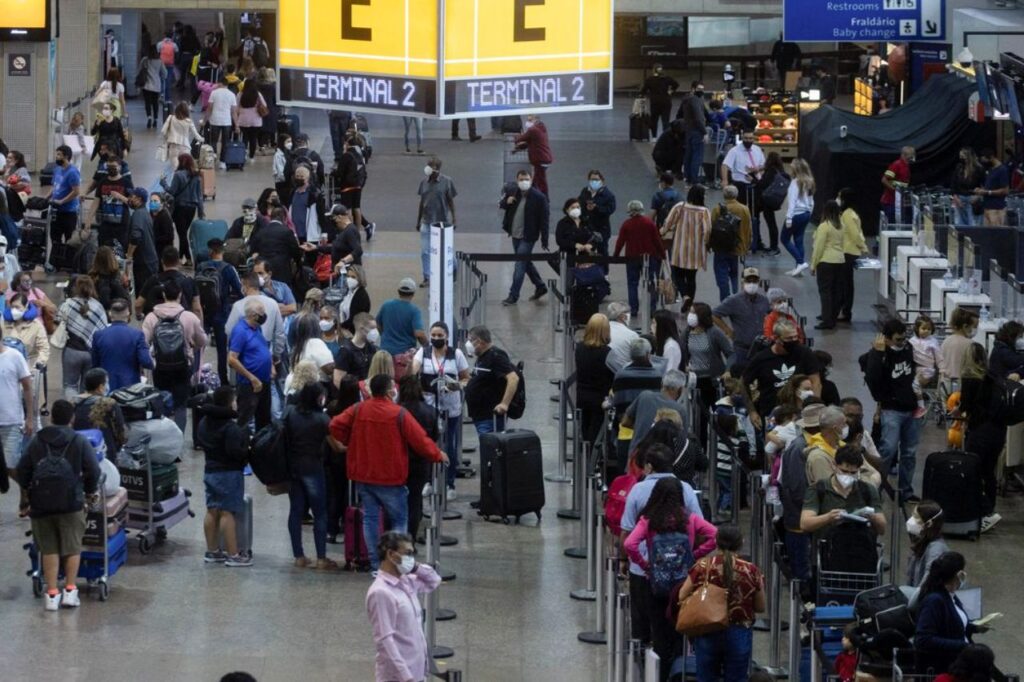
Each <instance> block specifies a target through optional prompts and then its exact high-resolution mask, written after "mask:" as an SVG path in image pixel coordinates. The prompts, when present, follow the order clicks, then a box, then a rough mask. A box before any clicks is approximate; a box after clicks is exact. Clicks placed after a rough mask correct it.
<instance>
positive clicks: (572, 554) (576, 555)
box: [562, 547, 587, 559]
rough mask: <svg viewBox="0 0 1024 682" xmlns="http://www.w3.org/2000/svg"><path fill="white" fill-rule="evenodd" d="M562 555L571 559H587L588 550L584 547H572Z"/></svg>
mask: <svg viewBox="0 0 1024 682" xmlns="http://www.w3.org/2000/svg"><path fill="white" fill-rule="evenodd" d="M562 554H564V555H565V556H567V557H569V558H570V559H586V558H587V550H586V549H584V548H583V547H570V548H569V549H567V550H565V551H564V552H562Z"/></svg>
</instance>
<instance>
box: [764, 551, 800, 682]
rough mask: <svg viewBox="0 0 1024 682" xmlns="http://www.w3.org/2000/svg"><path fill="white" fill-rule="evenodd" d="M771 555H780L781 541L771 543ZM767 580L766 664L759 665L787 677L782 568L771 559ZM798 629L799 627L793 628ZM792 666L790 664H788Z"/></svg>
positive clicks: (770, 671) (778, 675) (777, 675)
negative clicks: (783, 643)
mask: <svg viewBox="0 0 1024 682" xmlns="http://www.w3.org/2000/svg"><path fill="white" fill-rule="evenodd" d="M773 547H774V552H773V555H774V557H775V558H776V559H777V558H778V557H781V555H782V543H780V542H776V543H774V544H773ZM769 574H770V577H769V581H770V582H771V587H770V588H769V592H768V623H769V625H770V626H771V627H770V629H769V632H770V635H769V638H768V665H766V666H761V669H762V670H764V671H765V672H766V673H768V674H769V675H771V676H772V677H775V678H779V679H781V678H785V677H789V671H788V670H787V669H786V668H784V667H783V666H782V661H781V656H782V604H781V603H780V602H781V600H782V570H781V569H780V568H779V562H778V561H777V560H773V561H772V562H771V569H770V570H769ZM793 629H794V630H797V631H799V630H800V628H793ZM790 666H791V667H792V664H790Z"/></svg>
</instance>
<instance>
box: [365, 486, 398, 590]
mask: <svg viewBox="0 0 1024 682" xmlns="http://www.w3.org/2000/svg"><path fill="white" fill-rule="evenodd" d="M357 490H358V491H359V498H360V499H361V500H362V503H363V538H364V539H365V540H366V548H367V550H368V551H369V553H370V567H371V568H372V569H373V570H375V571H376V570H377V569H378V568H379V567H380V560H379V559H377V543H378V542H380V512H381V509H383V510H384V512H385V513H386V514H387V519H388V522H389V523H387V524H386V525H387V529H388V530H394V531H398V532H399V533H405V532H406V526H407V525H408V522H409V489H408V488H406V487H405V486H404V485H373V484H371V483H359V484H357Z"/></svg>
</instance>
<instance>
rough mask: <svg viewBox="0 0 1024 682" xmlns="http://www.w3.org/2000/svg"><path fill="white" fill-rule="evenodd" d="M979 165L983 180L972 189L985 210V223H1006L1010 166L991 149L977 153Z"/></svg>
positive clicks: (995, 224)
mask: <svg viewBox="0 0 1024 682" xmlns="http://www.w3.org/2000/svg"><path fill="white" fill-rule="evenodd" d="M979 157H980V159H981V167H982V168H984V169H985V181H984V182H983V183H982V185H981V187H977V188H975V190H974V195H975V196H979V197H981V207H982V209H983V210H984V211H985V224H986V225H990V226H1002V225H1006V195H1007V194H1009V193H1010V167H1009V166H1008V165H1007V164H1005V163H1003V162H1002V161H1000V160H999V157H998V156H997V155H996V153H995V152H994V151H992V150H991V149H985V150H983V151H982V152H981V154H979Z"/></svg>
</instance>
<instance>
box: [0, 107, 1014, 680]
mask: <svg viewBox="0 0 1024 682" xmlns="http://www.w3.org/2000/svg"><path fill="white" fill-rule="evenodd" d="M617 104H618V105H619V106H618V108H617V109H616V111H614V112H596V113H590V114H580V115H575V116H571V115H563V116H554V115H552V116H548V117H546V120H547V124H548V127H549V130H550V131H551V135H552V141H553V147H554V152H555V156H556V162H555V165H554V167H553V168H552V170H551V172H550V177H551V183H552V192H551V196H552V200H553V201H552V203H553V204H554V205H555V206H556V211H557V209H558V208H560V206H561V203H562V197H566V196H570V195H573V194H576V193H578V191H579V189H580V187H582V186H583V184H584V182H585V180H586V174H587V171H588V170H589V169H590V168H600V169H602V170H603V171H604V172H605V174H606V176H607V177H608V183H609V186H610V187H611V188H612V189H613V191H614V192H615V193H616V195H617V196H618V199H619V206H620V208H619V211H618V213H617V214H616V216H615V218H616V222H621V220H622V219H623V218H624V215H625V211H624V208H625V203H626V201H628V200H629V199H632V198H639V199H642V200H644V201H645V202H646V201H649V199H650V195H651V194H652V192H653V191H654V190H655V189H656V187H655V179H654V176H653V168H652V165H651V162H650V149H651V147H650V145H648V144H642V143H629V142H626V141H624V140H625V138H626V134H625V133H626V128H627V125H626V123H627V122H626V116H627V112H628V109H627V108H626V107H627V105H628V103H627V102H618V103H617ZM133 106H134V105H133ZM133 113H134V114H135V115H134V116H133V120H135V121H140V120H142V118H143V116H142V115H141V112H133ZM302 117H303V130H304V131H306V132H309V133H310V135H311V136H312V139H313V140H314V145H315V146H316V147H320V146H321V145H322V144H323V146H324V147H325V148H328V149H329V144H324V136H325V133H326V117H325V116H324V115H323V113H322V112H315V111H311V112H303V114H302ZM371 125H372V126H373V136H374V145H375V152H374V157H373V160H372V162H371V164H370V181H369V185H368V187H367V190H366V192H365V194H364V206H365V207H366V211H367V213H368V214H369V215H370V216H371V217H372V218H373V219H374V220H376V221H377V223H378V227H379V229H380V230H381V233H380V234H379V236H378V237H377V238H376V239H375V240H374V241H373V242H372V243H371V244H369V245H368V248H367V256H366V259H365V260H366V263H367V272H368V275H369V279H370V286H369V290H370V295H371V298H372V300H373V302H374V307H375V308H376V307H377V306H379V304H380V303H381V302H383V301H384V300H385V299H386V298H389V297H390V296H391V295H392V294H391V292H392V291H393V290H394V288H395V285H396V284H397V282H398V280H399V279H401V278H402V277H404V276H407V275H412V276H417V275H418V274H419V273H418V269H419V254H418V249H419V238H418V236H417V235H416V234H414V233H413V229H412V228H413V223H414V220H415V211H416V206H417V203H416V202H417V199H416V187H417V185H418V183H419V180H420V178H421V177H422V167H423V165H424V160H423V158H421V157H409V156H406V155H405V154H404V153H403V149H404V146H403V144H402V140H401V130H402V128H401V122H400V121H399V120H398V119H393V120H392V119H385V118H384V117H381V116H376V117H371ZM485 127H487V126H486V124H485V121H483V120H481V129H483V128H485ZM426 128H427V137H428V141H427V142H426V143H425V145H424V146H425V147H426V149H427V150H428V152H430V153H436V154H438V155H439V156H441V157H442V159H443V160H444V164H445V165H444V172H445V173H447V174H449V175H451V176H452V177H453V178H454V180H455V183H456V186H457V187H458V190H459V197H458V200H457V201H458V208H459V221H458V223H459V231H458V236H457V244H456V245H457V248H458V249H460V250H464V251H476V252H498V251H507V250H509V245H508V242H507V240H506V239H505V238H504V235H503V234H502V233H501V232H500V223H499V213H498V211H497V210H496V202H497V198H498V192H499V189H500V185H501V175H502V161H501V159H502V157H501V151H502V146H501V143H500V142H499V141H498V140H497V139H494V138H485V139H484V140H482V141H480V142H477V143H475V144H472V145H471V144H469V143H468V142H459V143H456V142H451V141H449V139H448V138H449V128H448V124H443V123H433V122H428V123H427V126H426ZM134 132H135V140H136V151H135V152H133V154H132V157H131V159H130V163H131V164H132V167H133V174H134V176H135V178H136V182H137V183H140V184H146V185H148V184H150V183H151V182H152V181H153V180H154V178H155V175H156V172H157V171H158V167H157V166H158V164H157V162H156V161H155V160H153V151H152V150H153V141H154V139H155V135H154V133H153V132H152V131H148V132H147V131H145V130H136V131H134ZM218 184H219V189H218V196H217V200H216V202H213V203H211V204H210V205H209V206H208V208H207V211H208V213H209V215H210V216H211V217H214V218H224V219H228V220H230V219H233V218H234V217H236V216H237V215H238V213H239V208H238V207H239V205H240V203H241V200H242V199H243V198H244V197H246V196H256V195H258V193H259V191H260V190H261V189H262V188H263V187H264V186H267V185H269V184H270V157H261V158H259V159H257V161H256V162H255V164H253V165H252V166H250V167H247V168H246V170H245V171H244V172H232V173H224V172H220V173H219V177H218ZM552 241H553V240H552ZM752 264H755V265H758V266H759V267H761V268H762V270H763V273H764V275H765V276H767V277H769V278H771V279H772V280H773V283H775V284H778V285H781V286H783V287H785V288H786V289H787V290H788V291H789V292H790V293H791V294H792V295H793V296H794V298H795V300H796V304H797V306H798V307H799V308H800V310H801V311H802V312H804V314H807V315H809V316H810V317H811V318H812V319H813V316H814V315H815V314H816V311H817V297H816V291H815V282H814V280H813V279H812V278H810V277H806V276H805V277H803V278H800V279H791V278H789V277H786V276H784V275H783V272H784V271H785V270H788V269H789V268H791V267H792V265H791V264H790V263H789V259H788V257H779V258H757V259H752ZM483 270H484V271H485V272H487V274H488V275H489V277H490V282H491V285H490V288H489V290H488V301H487V305H488V308H487V321H488V324H489V326H490V327H491V328H492V329H493V331H494V333H495V336H496V341H497V343H498V345H500V346H502V347H504V348H506V349H508V350H509V352H510V353H511V354H512V355H513V356H514V357H515V358H517V359H524V360H525V361H526V375H527V379H528V384H529V386H530V399H529V403H528V408H527V414H526V417H525V418H524V419H523V420H522V421H521V423H520V425H521V426H524V427H527V428H532V429H535V430H536V431H538V432H539V433H540V436H541V438H542V441H543V443H544V449H545V462H546V469H547V470H548V471H554V469H555V468H556V460H557V447H556V438H557V428H556V422H555V421H553V420H552V413H553V406H554V403H552V402H550V401H549V400H548V393H549V392H550V388H549V386H548V384H547V380H548V379H549V378H551V377H554V376H557V375H558V374H559V372H560V365H558V364H551V363H543V362H540V360H542V359H543V358H545V356H547V355H549V354H550V344H551V336H550V330H549V325H548V319H549V311H548V306H550V305H551V301H550V297H549V298H548V299H546V300H543V301H541V302H540V303H536V304H535V303H528V302H525V301H524V302H521V303H520V304H519V305H518V306H516V307H514V308H502V307H501V306H500V305H499V303H498V302H499V301H500V300H501V299H502V298H504V297H505V293H506V287H507V286H508V283H509V281H510V276H511V268H510V267H509V266H506V265H503V264H485V265H484V266H483ZM542 276H544V277H545V278H546V277H549V276H552V275H551V274H550V270H548V271H547V272H545V271H544V270H542ZM624 279H625V278H624V273H623V272H621V271H619V272H615V271H613V290H614V292H615V297H616V298H620V297H622V296H624V294H625V285H624ZM699 279H700V281H699V285H698V298H699V299H703V300H707V301H713V300H714V299H715V298H716V293H715V292H716V289H715V287H714V282H713V278H712V276H711V274H710V273H706V274H702V275H701V276H700V278H699ZM857 283H858V301H859V303H858V306H857V308H856V310H855V312H854V317H855V322H854V323H853V324H852V325H851V326H849V327H846V328H841V329H840V330H837V331H833V332H826V333H825V334H824V335H822V334H820V333H819V335H818V338H817V342H816V347H818V348H824V349H826V350H828V351H830V352H831V353H832V354H833V356H834V357H835V358H836V367H835V369H834V371H833V374H832V378H833V379H834V380H835V381H836V382H837V384H838V385H839V387H840V390H841V392H842V393H843V394H844V395H847V394H854V395H857V396H859V397H860V398H862V399H863V400H865V401H867V402H868V403H869V404H870V399H869V396H868V393H867V390H866V388H865V387H864V385H863V381H862V380H861V378H860V376H859V373H858V371H857V367H856V361H855V358H856V357H857V356H858V355H859V354H860V353H862V352H864V350H866V349H867V348H868V346H869V344H870V340H871V338H872V337H873V336H874V334H875V328H874V326H873V324H872V319H873V313H872V311H871V309H870V304H871V303H873V302H874V297H875V295H876V293H875V292H876V287H875V285H874V280H873V279H872V273H870V272H859V273H858V275H857ZM417 303H419V304H420V305H425V301H424V300H423V296H422V295H418V296H417ZM50 379H51V382H50V397H51V399H52V398H54V397H55V396H56V395H57V393H58V391H59V383H60V371H59V362H54V363H53V364H52V365H51V371H50ZM466 441H467V443H474V442H475V437H474V436H473V435H472V433H471V429H467V431H466ZM940 447H941V434H940V432H939V431H938V430H937V429H936V428H934V427H928V428H927V430H926V435H925V439H924V443H923V444H922V446H921V452H922V453H927V452H931V451H933V450H937V449H940ZM202 466H203V463H202V457H201V455H199V454H196V453H192V452H189V453H188V454H187V455H186V459H185V461H184V462H183V463H182V465H181V470H182V481H183V484H184V485H186V486H188V487H190V488H191V489H192V491H193V492H194V497H193V498H192V499H193V503H194V505H193V507H194V509H195V510H196V511H197V512H198V513H199V517H198V518H196V519H192V520H188V521H186V522H184V523H183V524H181V525H179V526H177V527H176V528H174V529H172V531H171V532H170V537H169V539H168V542H167V543H166V544H164V545H162V546H160V547H158V548H157V549H156V550H154V552H153V553H152V554H150V555H149V556H145V557H144V556H142V555H140V554H139V553H138V552H137V551H136V550H135V548H134V547H133V548H132V550H131V553H130V557H129V563H128V565H127V566H126V567H125V568H124V569H123V570H122V571H121V572H120V573H119V574H118V575H117V576H116V577H115V578H114V579H113V582H112V586H113V589H112V591H111V597H110V601H108V602H106V603H102V604H101V603H98V602H96V601H95V600H93V599H89V598H87V599H84V600H83V606H82V608H80V609H78V610H77V611H74V612H62V613H58V614H53V613H45V612H44V611H43V609H42V605H41V603H40V602H39V601H37V600H34V599H33V598H32V595H31V585H30V582H29V580H28V579H27V578H26V577H25V575H24V570H25V569H27V567H28V562H27V558H26V556H25V553H24V552H23V551H22V549H21V544H22V542H23V541H24V530H25V529H26V528H27V523H25V522H22V521H17V520H15V517H14V511H15V507H16V498H15V497H14V496H12V495H7V496H4V497H0V565H2V566H3V567H4V570H3V571H2V572H0V632H2V633H3V634H2V636H0V662H2V665H3V668H2V670H3V672H2V673H0V679H2V680H4V681H5V682H7V681H10V682H21V681H23V680H24V681H32V682H36V681H46V682H48V681H50V680H62V681H67V682H70V681H72V680H100V679H103V680H111V681H118V682H120V681H135V680H159V681H163V680H196V681H198V680H204V681H207V680H216V679H218V677H219V675H221V674H222V673H224V672H226V671H229V670H234V669H244V670H248V671H250V672H252V673H253V674H255V675H256V677H257V678H258V679H260V680H263V681H274V682H276V681H279V680H296V679H302V680H306V681H308V682H314V681H319V680H344V681H346V682H347V681H350V680H368V679H372V670H373V644H372V640H371V636H370V630H369V626H368V624H367V621H366V617H365V614H364V607H363V599H364V595H365V591H366V588H367V587H368V586H369V583H370V578H369V577H368V576H366V575H352V574H343V575H333V576H328V575H321V574H317V573H314V572H311V571H299V570H296V569H293V568H292V567H291V557H290V545H289V542H288V535H287V530H286V528H285V521H286V517H287V501H286V500H285V499H283V498H280V497H269V496H267V495H266V494H265V492H264V491H263V490H262V489H261V488H260V486H258V485H257V483H256V481H254V480H250V481H249V482H248V484H247V487H248V492H249V493H250V494H252V495H253V496H254V498H255V502H254V509H255V517H256V524H255V525H256V528H255V554H256V563H255V566H253V567H252V568H249V569H236V570H231V569H227V568H224V567H223V566H216V565H214V566H210V565H205V564H203V562H202V560H201V554H202V549H203V540H202V528H201V515H202V497H203V491H202ZM920 469H921V465H920V463H919V466H918V470H919V471H920ZM477 485H478V483H477V479H471V480H461V481H459V484H458V489H459V493H460V496H461V498H463V499H465V498H468V497H470V496H471V495H473V494H474V493H475V490H476V487H477ZM547 494H548V504H547V508H546V510H545V511H546V513H545V516H544V521H543V523H541V524H540V527H536V526H535V524H534V523H533V521H532V519H528V520H526V523H524V525H522V526H504V525H501V524H491V523H486V522H483V521H481V520H479V519H478V518H477V517H476V516H475V515H473V514H470V513H468V512H469V510H468V507H466V505H465V502H464V501H459V502H456V503H455V504H454V508H456V509H459V510H461V511H463V512H466V514H465V517H464V518H463V519H461V520H457V521H452V522H448V523H447V525H446V527H445V528H446V533H449V534H451V535H453V536H455V537H456V538H458V540H459V544H458V545H457V546H455V547H451V548H445V549H444V552H443V555H442V557H443V560H444V563H445V564H446V565H448V566H450V567H451V568H452V569H454V570H455V571H456V572H457V574H458V578H457V580H456V581H454V582H453V583H450V584H447V585H445V586H444V587H443V588H442V590H441V600H442V602H443V604H444V605H445V606H446V607H450V608H453V609H455V610H456V611H457V613H458V618H457V619H456V620H454V621H450V622H444V623H440V624H439V625H438V642H439V643H441V644H445V645H448V646H451V647H453V648H454V649H455V658H453V659H451V660H450V661H449V662H448V664H449V665H452V666H454V667H458V668H460V669H462V670H463V671H464V674H465V676H464V679H467V680H478V681H484V682H506V681H508V682H513V681H515V680H565V681H576V680H579V681H581V682H582V681H591V680H598V679H603V678H604V676H605V673H604V670H605V652H604V648H603V647H594V646H590V645H584V644H580V643H578V642H577V641H576V633H577V632H579V631H581V630H589V629H591V628H592V619H593V608H594V607H593V606H592V605H590V604H588V603H581V602H577V601H573V600H571V599H570V598H569V591H570V590H572V589H576V588H578V587H581V586H582V585H583V583H584V580H585V572H584V563H583V562H581V561H576V560H572V559H568V558H565V557H564V556H563V555H562V550H563V549H565V548H566V547H569V546H570V545H573V544H575V542H576V532H577V525H576V524H575V523H572V522H567V521H563V520H560V519H558V518H557V517H556V515H555V513H554V512H555V510H557V509H559V508H562V507H566V506H568V505H569V502H570V488H569V487H568V486H566V485H564V484H555V483H549V484H548V485H547ZM1020 507H1021V504H1020V501H1019V499H1016V498H1010V499H1008V500H1005V501H1000V503H999V508H1000V511H1001V512H1002V513H1003V516H1004V521H1003V522H1002V524H1000V525H999V527H998V528H997V529H996V530H995V531H993V532H992V533H991V534H989V535H986V536H985V537H984V539H983V540H981V541H980V542H977V543H967V542H955V541H954V542H952V545H953V546H954V548H956V549H959V550H960V551H963V552H965V553H966V554H967V556H968V573H969V574H970V580H971V583H972V584H974V585H979V586H982V587H984V588H985V604H986V606H988V607H989V609H990V610H1001V611H1003V612H1004V613H1006V618H1004V619H1003V620H1002V621H999V622H998V624H997V626H996V628H997V629H996V630H995V631H994V632H993V633H991V634H989V635H986V636H984V641H986V642H989V643H991V644H993V645H994V646H995V649H996V652H997V657H998V661H999V663H1000V665H1001V667H1002V668H1003V669H1004V670H1010V671H1013V670H1021V669H1024V654H1022V653H1021V652H1022V651H1024V638H1022V635H1021V634H1020V633H1021V632H1022V631H1024V616H1022V614H1021V611H1020V609H1019V608H1015V607H1016V606H1017V605H1019V604H1020V599H1019V597H1018V595H1019V582H1020V581H1019V579H1018V575H1017V574H1016V570H1017V562H1018V561H1021V560H1022V559H1024V550H1022V549H1021V542H1020V538H1021V535H1022V528H1021V520H1020ZM306 541H307V543H308V544H309V545H311V544H312V538H311V537H310V536H309V534H308V532H307V537H306ZM904 547H906V543H904ZM332 550H333V551H334V552H335V553H340V551H341V550H340V548H332ZM766 646H767V635H766V634H763V633H759V634H757V635H756V638H755V647H756V653H757V654H758V657H759V658H761V659H762V660H763V655H764V653H765V652H766Z"/></svg>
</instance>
